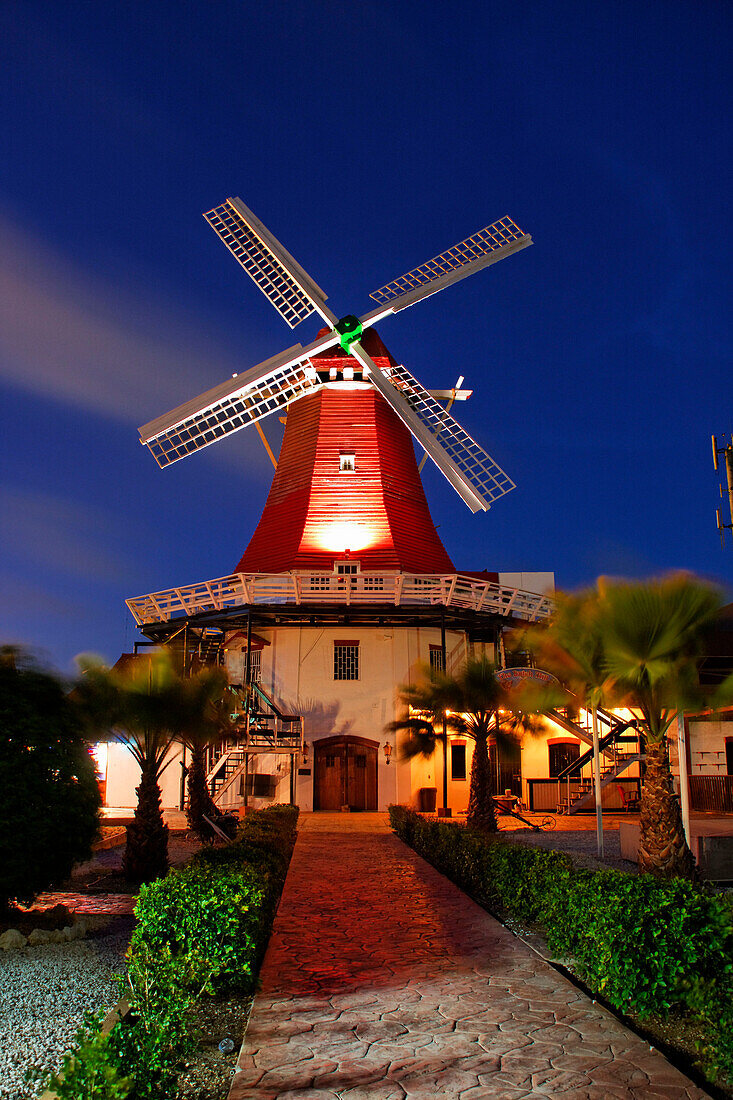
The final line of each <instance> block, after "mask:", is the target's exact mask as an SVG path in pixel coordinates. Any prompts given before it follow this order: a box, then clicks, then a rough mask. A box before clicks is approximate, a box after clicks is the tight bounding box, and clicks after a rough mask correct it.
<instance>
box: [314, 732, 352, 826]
mask: <svg viewBox="0 0 733 1100" xmlns="http://www.w3.org/2000/svg"><path fill="white" fill-rule="evenodd" d="M313 759H314V769H313V770H314V777H313V779H314V785H315V792H314V793H315V797H314V800H313V808H314V809H315V810H340V809H341V807H342V806H343V805H344V803H345V791H344V780H345V778H346V746H345V745H326V746H324V747H323V749H322V750H321V751H319V746H318V745H317V744H316V745H315V747H314V753H313Z"/></svg>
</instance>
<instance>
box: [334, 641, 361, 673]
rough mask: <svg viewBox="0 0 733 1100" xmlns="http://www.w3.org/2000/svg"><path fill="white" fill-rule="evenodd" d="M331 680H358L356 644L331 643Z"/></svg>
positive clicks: (357, 645) (357, 646)
mask: <svg viewBox="0 0 733 1100" xmlns="http://www.w3.org/2000/svg"><path fill="white" fill-rule="evenodd" d="M333 678H334V680H358V679H359V643H358V642H334V643H333Z"/></svg>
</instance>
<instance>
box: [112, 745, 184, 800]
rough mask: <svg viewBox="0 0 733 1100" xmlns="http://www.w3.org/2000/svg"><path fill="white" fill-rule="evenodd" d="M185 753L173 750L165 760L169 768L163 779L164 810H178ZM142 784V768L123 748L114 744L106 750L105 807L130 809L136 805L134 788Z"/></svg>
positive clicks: (175, 747)
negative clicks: (182, 761) (183, 755)
mask: <svg viewBox="0 0 733 1100" xmlns="http://www.w3.org/2000/svg"><path fill="white" fill-rule="evenodd" d="M181 759H182V752H181V749H180V748H179V747H178V746H174V747H173V748H172V749H171V750H170V752H169V753H168V756H167V757H166V768H165V771H164V772H163V774H162V775H161V777H160V789H161V794H162V806H163V809H164V810H173V809H178V807H179V805H180V791H181V766H180V764H181ZM139 784H140V767H139V765H138V764H137V762H136V761H135V759H134V758H133V756H132V754H131V753H130V752H128V750H127V749H126V748H125V746H124V745H121V744H119V743H118V742H113V743H112V744H110V745H108V746H107V789H106V794H105V805H107V806H115V807H120V808H129V807H134V806H136V805H137V795H136V794H135V788H136V787H138V786H139Z"/></svg>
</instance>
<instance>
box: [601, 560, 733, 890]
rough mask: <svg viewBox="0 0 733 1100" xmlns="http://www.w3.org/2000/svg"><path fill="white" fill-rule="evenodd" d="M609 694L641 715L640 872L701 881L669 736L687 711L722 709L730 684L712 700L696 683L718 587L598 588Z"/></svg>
mask: <svg viewBox="0 0 733 1100" xmlns="http://www.w3.org/2000/svg"><path fill="white" fill-rule="evenodd" d="M598 607H599V623H600V627H601V631H602V635H603V648H604V665H605V669H606V675H607V692H608V696H609V699H610V701H611V702H614V703H616V705H620V706H627V707H631V708H632V709H633V710H634V711H635V712H638V713H640V715H641V724H642V727H643V731H644V738H645V741H646V772H645V775H644V785H643V788H642V792H641V830H640V837H639V868H640V870H642V871H650V872H652V873H653V874H656V875H661V876H665V877H669V876H673V875H680V876H683V877H686V878H691V877H693V876H694V874H695V860H694V857H693V855H692V852H691V851H690V849H689V847H688V845H687V841H686V839H685V834H684V829H683V825H682V815H681V812H680V805H679V800H678V798H677V797H676V796H675V794H674V790H673V786H672V775H671V770H670V763H669V747H668V741H667V731H668V729H669V727H670V726H671V724H672V722H673V720H674V718H675V716H676V714H677V712H678V711H680V710H682V709H683V708H684V707H685V706H686V705H687V706H695V707H698V706H700V705H704V704H705V702H706V701H707V703H708V705H710V703H711V702H712V703H713V705H721V704H722V703H723V702H725V701H726V698H730V692H731V683H730V681H727V682H725V683H724V684H723V685H721V686H720V687H719V688H718V689H717V691H716V693H715V697H714V698H712V699H711V698H710V696H708V697H707V700H706V697H705V694H704V693H703V692H702V691H701V689H700V687H699V683H698V677H697V663H698V658H699V657H700V655H701V651H702V641H703V636H704V631H705V628H706V627H707V626H709V625H710V623H711V622H712V620H713V619H714V617H715V615H716V613H717V612H718V611H719V610H720V607H721V599H720V594H719V593H718V591H717V590H716V589H715V588H712V587H711V586H710V585H708V584H704V583H702V582H701V581H698V580H696V579H694V578H693V577H690V576H688V575H686V574H677V575H673V576H670V577H667V578H664V579H662V580H659V581H648V582H646V583H637V584H633V583H628V582H627V583H609V582H607V581H604V580H603V579H601V580H599V582H598Z"/></svg>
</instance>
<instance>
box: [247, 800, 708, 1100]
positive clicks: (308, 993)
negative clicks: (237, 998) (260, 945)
mask: <svg viewBox="0 0 733 1100" xmlns="http://www.w3.org/2000/svg"><path fill="white" fill-rule="evenodd" d="M261 978H262V986H261V991H260V992H259V993H258V994H257V997H256V998H255V1002H254V1007H253V1011H252V1016H251V1019H250V1024H249V1028H248V1030H247V1035H246V1037H245V1041H244V1044H243V1046H242V1051H241V1054H240V1058H239V1062H238V1069H237V1072H236V1075H235V1077H234V1081H233V1084H232V1088H231V1091H230V1093H229V1100H275V1098H276V1097H277V1098H280V1100H296V1098H297V1100H311V1098H312V1100H347V1098H348V1100H362V1098H363V1100H402V1098H405V1097H409V1098H410V1100H413V1098H414V1100H422V1098H428V1097H431V1098H432V1097H434V1096H435V1095H436V1094H441V1095H442V1096H445V1097H449V1098H456V1100H482V1098H484V1097H486V1098H488V1097H492V1098H498V1100H524V1098H526V1100H529V1098H532V1100H543V1098H555V1097H562V1098H563V1100H622V1098H623V1100H635V1098H638V1100H642V1098H643V1100H652V1098H660V1100H661V1098H664V1100H676V1098H703V1097H705V1096H706V1095H707V1094H706V1093H705V1092H703V1091H702V1090H701V1089H699V1088H698V1087H697V1086H696V1085H694V1084H693V1083H692V1082H691V1081H690V1080H689V1079H688V1078H687V1077H685V1076H684V1075H683V1074H681V1073H680V1072H679V1071H678V1070H676V1069H675V1068H674V1067H672V1066H671V1065H670V1064H669V1062H667V1060H666V1059H665V1058H664V1057H663V1056H662V1055H661V1054H660V1053H658V1052H657V1051H650V1049H649V1047H648V1045H647V1044H645V1043H644V1042H643V1041H642V1040H641V1039H639V1038H638V1037H637V1036H636V1035H634V1034H633V1033H632V1032H630V1031H628V1030H627V1029H626V1028H624V1027H623V1026H622V1025H621V1024H620V1023H619V1022H618V1021H617V1020H616V1019H615V1018H614V1017H613V1016H611V1015H610V1014H609V1013H607V1012H606V1011H605V1010H604V1009H602V1008H601V1007H600V1006H598V1005H595V1004H593V1003H592V1002H591V1000H590V999H589V998H588V997H586V996H585V995H584V994H582V993H580V992H579V991H578V990H577V989H576V988H575V987H574V986H573V985H572V984H571V983H570V982H568V981H566V980H565V979H564V978H563V977H562V976H561V975H560V974H558V973H557V971H556V970H554V969H553V968H552V967H551V966H549V964H547V963H546V962H544V960H542V959H541V958H540V957H539V956H538V955H536V954H535V953H534V952H533V951H532V950H531V949H530V948H529V947H527V946H526V945H525V944H524V943H522V941H521V940H518V939H516V938H515V937H514V936H512V934H511V933H510V932H508V931H507V930H506V929H505V928H504V927H503V926H502V925H500V924H499V923H498V921H496V920H494V919H493V918H492V917H491V916H489V915H488V914H487V913H486V912H484V910H483V909H481V908H480V907H479V906H478V905H476V904H475V903H474V902H473V901H471V900H470V898H468V897H467V896H466V895H465V894H463V893H462V892H461V891H460V890H458V889H457V888H456V887H455V886H453V885H452V884H451V883H450V882H448V881H447V879H445V878H443V876H442V875H440V874H438V872H437V871H435V870H434V869H433V868H432V867H430V866H429V865H428V864H426V863H425V862H424V861H423V860H421V859H420V858H419V857H418V856H417V855H416V854H415V853H414V852H412V851H411V850H410V849H409V848H407V847H406V846H405V845H404V844H402V842H401V841H399V840H398V839H397V838H396V837H395V836H393V835H392V833H391V832H390V830H389V827H388V824H387V822H386V815H381V814H359V815H356V814H353V815H349V814H344V815H339V814H313V815H308V814H304V815H302V817H301V828H300V832H299V836H298V841H297V844H296V848H295V852H294V855H293V861H292V863H291V866H290V871H289V874H288V878H287V882H286V885H285V891H284V893H283V897H282V901H281V904H280V909H279V912H278V915H277V918H276V921H275V927H274V931H273V935H272V938H271V941H270V945H269V948H268V951H267V954H266V957H265V961H264V965H263V969H262V975H261Z"/></svg>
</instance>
